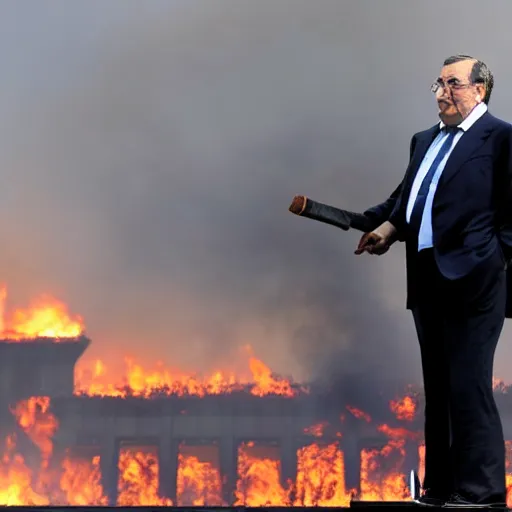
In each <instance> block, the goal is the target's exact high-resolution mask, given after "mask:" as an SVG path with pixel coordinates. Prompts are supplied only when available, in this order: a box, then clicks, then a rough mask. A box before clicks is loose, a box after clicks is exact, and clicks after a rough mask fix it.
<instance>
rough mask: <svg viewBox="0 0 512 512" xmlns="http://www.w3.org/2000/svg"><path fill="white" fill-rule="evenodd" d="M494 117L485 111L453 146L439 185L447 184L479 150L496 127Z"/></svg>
mask: <svg viewBox="0 0 512 512" xmlns="http://www.w3.org/2000/svg"><path fill="white" fill-rule="evenodd" d="M492 119H493V117H492V116H491V115H490V114H488V113H485V114H484V115H483V116H482V117H481V118H480V119H478V120H477V121H476V122H475V124H473V126H471V128H470V129H469V130H468V131H467V132H466V133H464V135H463V136H462V138H461V139H460V140H459V142H457V145H456V146H455V147H454V148H453V151H452V152H451V153H450V156H449V158H448V160H447V162H446V166H445V168H444V170H443V172H442V174H441V178H440V180H439V184H438V187H441V186H443V185H446V183H448V182H449V181H450V180H451V179H452V178H453V177H454V176H455V175H456V174H457V172H458V171H459V170H460V168H461V167H462V164H464V162H466V161H467V160H469V158H470V157H471V156H472V155H473V154H474V153H475V151H477V150H478V149H479V148H480V147H481V146H482V145H483V143H484V142H485V141H486V139H487V138H488V137H489V135H490V133H491V132H492V131H493V129H494V123H493V122H492Z"/></svg>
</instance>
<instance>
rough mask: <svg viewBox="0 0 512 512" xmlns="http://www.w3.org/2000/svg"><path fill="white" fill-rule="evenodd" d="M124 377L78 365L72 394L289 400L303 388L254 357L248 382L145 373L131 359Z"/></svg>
mask: <svg viewBox="0 0 512 512" xmlns="http://www.w3.org/2000/svg"><path fill="white" fill-rule="evenodd" d="M125 366H126V370H125V375H124V376H123V377H122V378H121V379H120V381H119V382H118V383H117V384H112V379H111V378H110V375H109V373H108V371H107V367H106V365H105V363H103V361H101V360H98V361H96V362H95V363H94V367H93V368H92V369H91V368H84V366H83V365H78V366H77V370H76V379H75V382H76V384H75V393H76V394H80V395H88V396H117V397H123V398H124V397H127V396H139V397H145V398H149V397H151V396H155V395H178V396H185V395H195V396H206V395H220V394H228V393H233V392H236V391H242V390H250V392H251V393H252V394H253V395H257V396H264V395H271V394H272V395H281V396H286V397H293V396H295V395H296V394H297V393H299V392H307V389H306V388H301V389H300V390H297V389H296V388H294V387H293V386H292V384H291V382H290V381H288V380H286V379H282V378H279V377H275V376H273V375H272V372H271V371H270V369H269V368H268V367H267V366H266V365H265V364H264V363H263V362H262V361H260V360H258V359H256V358H255V357H251V358H250V359H249V369H250V371H251V373H252V379H251V380H249V379H246V380H244V379H240V378H237V377H236V376H235V375H234V374H225V373H223V372H220V371H217V372H214V373H213V374H212V375H210V376H205V377H201V376H198V375H190V374H189V375H187V374H183V373H182V372H179V371H172V370H169V369H166V368H164V367H163V365H162V364H161V363H159V364H158V365H157V368H156V369H155V370H147V369H145V368H143V367H142V365H140V364H137V363H135V362H134V361H133V359H130V358H126V359H125Z"/></svg>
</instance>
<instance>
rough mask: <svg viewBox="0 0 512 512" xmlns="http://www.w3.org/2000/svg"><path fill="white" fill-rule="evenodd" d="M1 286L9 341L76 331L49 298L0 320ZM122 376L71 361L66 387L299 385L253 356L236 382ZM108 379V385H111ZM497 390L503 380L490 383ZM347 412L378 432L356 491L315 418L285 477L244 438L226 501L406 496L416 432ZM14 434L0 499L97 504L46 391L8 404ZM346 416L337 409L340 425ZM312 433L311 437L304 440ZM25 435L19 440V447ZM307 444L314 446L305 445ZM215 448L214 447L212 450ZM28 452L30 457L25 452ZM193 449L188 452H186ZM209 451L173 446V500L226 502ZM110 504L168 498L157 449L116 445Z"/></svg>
mask: <svg viewBox="0 0 512 512" xmlns="http://www.w3.org/2000/svg"><path fill="white" fill-rule="evenodd" d="M6 297H7V291H6V288H5V286H0V331H1V332H2V333H3V335H4V336H5V335H7V337H8V339H10V340H15V341H19V340H24V339H34V338H36V337H45V336H48V337H61V338H63V337H76V336H78V335H80V334H81V333H82V332H83V322H82V320H81V318H80V317H74V318H72V317H71V316H70V315H69V313H68V310H67V308H66V307H65V306H64V305H63V304H62V303H60V302H58V301H56V300H55V299H52V298H49V297H44V298H41V299H40V300H39V301H38V302H36V303H34V304H33V306H32V307H31V308H29V309H27V310H17V311H15V312H14V313H12V314H11V315H10V316H9V318H8V320H7V321H6V320H5V314H4V313H5V301H6ZM125 364H126V372H125V375H124V377H123V378H121V379H117V381H116V380H115V379H112V377H111V375H110V374H109V370H108V368H107V366H106V365H105V363H104V362H103V361H101V360H97V361H95V362H93V364H92V365H91V366H90V367H87V368H85V367H84V366H82V365H80V367H79V368H78V369H77V372H76V379H75V383H76V384H75V393H76V394H78V395H80V394H81V395H92V396H116V397H121V398H124V397H128V396H138V397H143V398H150V397H152V396H155V395H178V396H185V395H194V396H199V397H203V396H206V395H218V394H224V393H233V392H245V393H247V394H251V395H253V396H256V397H263V396H265V395H280V396H283V397H287V398H292V397H294V396H296V395H297V394H299V393H307V392H309V390H308V388H305V387H300V386H297V385H296V384H293V383H292V382H291V381H290V380H289V379H284V378H281V377H278V376H276V375H274V374H273V372H272V371H271V370H270V368H269V367H268V366H267V365H265V364H264V363H263V362H262V361H260V360H259V359H257V358H256V357H254V356H253V355H252V353H251V354H250V357H248V369H249V372H250V374H251V376H250V377H248V378H245V379H242V378H240V377H238V376H236V375H235V374H233V373H230V372H221V371H217V372H214V373H212V374H211V375H209V376H206V377H201V376H199V375H195V374H186V373H183V372H180V371H176V370H170V369H168V368H165V367H164V366H163V364H161V363H159V364H157V367H156V369H153V370H148V369H147V368H144V367H143V366H142V365H141V364H139V363H136V362H135V361H134V359H129V358H127V359H126V360H125ZM115 382H117V383H115ZM494 387H495V388H496V389H499V390H502V391H503V392H506V391H507V390H508V387H509V386H508V385H505V383H504V382H503V381H498V380H495V381H494ZM389 408H390V410H391V411H392V412H393V413H394V414H395V417H396V421H398V422H400V421H402V422H404V421H405V422H412V421H413V420H415V419H416V415H417V400H416V399H415V398H414V397H413V396H410V394H407V395H406V396H404V397H401V398H396V399H395V400H391V401H390V402H389ZM346 411H348V413H350V414H351V415H353V416H354V417H355V418H357V419H360V420H362V421H364V422H365V423H367V424H368V425H369V426H368V427H365V428H370V429H374V431H375V433H376V434H377V433H378V434H380V435H381V436H385V438H386V439H385V440H384V441H383V444H382V445H380V446H378V447H374V448H366V449H364V450H362V451H361V453H360V456H361V474H360V489H359V490H358V489H347V488H346V483H345V462H344V454H343V450H342V448H341V446H340V444H339V441H333V439H336V438H340V437H341V436H342V433H341V432H339V431H338V428H337V427H338V426H336V425H331V424H329V422H327V421H321V422H318V423H316V424H314V425H311V426H309V427H307V428H305V429H304V433H305V434H306V435H309V436H311V437H310V441H309V444H306V445H305V446H302V447H300V448H299V449H298V450H297V474H296V478H295V479H294V481H291V480H288V481H286V482H285V481H283V477H282V474H281V462H280V453H279V447H277V446H265V445H261V444H258V443H256V442H254V441H249V442H245V443H243V444H242V445H240V446H239V450H238V479H237V481H236V482H233V483H234V484H236V490H235V493H234V494H235V501H236V503H235V505H237V506H240V505H246V506H288V507H293V506H333V507H334V506H336V507H341V506H347V505H349V503H350V501H351V499H352V498H353V497H354V496H356V495H357V498H358V499H360V500H363V501H367V500H372V501H374V500H377V501H379V500H384V501H409V499H410V498H409V490H408V487H407V484H406V481H407V478H406V474H407V473H408V471H409V469H410V468H404V467H403V466H404V461H405V458H406V450H409V449H413V450H415V449H417V450H418V455H419V468H418V472H419V475H420V478H422V476H423V474H424V461H425V448H424V445H422V435H421V432H416V431H414V430H411V429H408V428H406V427H405V426H404V424H398V425H393V424H390V425H388V424H381V425H375V424H372V417H371V416H370V415H369V414H368V413H367V412H365V411H362V410H361V409H358V408H357V407H355V406H352V405H348V406H346ZM11 412H12V414H13V417H14V419H15V420H16V422H17V427H18V429H17V431H16V432H13V433H12V434H11V435H9V436H7V437H6V438H5V439H4V449H3V454H2V457H1V462H0V505H25V506H47V505H55V506H58V505H72V506H106V505H108V504H109V503H108V501H109V500H108V498H107V496H106V494H105V492H104V489H103V487H102V478H101V467H100V457H99V455H98V454H88V455H85V456H84V455H83V454H82V455H81V456H77V455H76V454H71V453H70V452H69V451H66V452H64V453H62V452H58V453H54V443H53V438H54V435H55V433H56V432H57V430H58V428H59V422H58V419H57V418H56V417H55V415H54V414H53V413H52V410H51V402H50V399H49V398H48V397H41V396H34V397H31V398H28V399H27V400H23V401H21V402H19V403H17V404H15V405H14V406H13V407H12V408H11ZM345 417H346V414H345V413H343V414H341V415H340V425H342V424H343V422H344V420H345ZM312 438H314V439H312ZM27 441H28V443H27ZM312 441H314V442H312ZM215 449H216V450H217V452H218V448H217V447H216V448H215ZM34 450H35V451H36V452H37V453H36V455H37V456H33V452H34ZM194 450H195V451H194ZM208 450H210V448H206V447H204V446H201V447H200V448H197V447H194V448H193V449H192V448H190V447H184V446H181V447H180V453H179V454H178V471H177V475H176V484H177V485H176V490H177V493H176V494H177V496H176V498H177V504H178V505H180V506H226V505H230V503H225V502H224V500H223V495H224V492H223V491H224V489H223V485H224V484H226V482H225V481H223V479H222V478H221V473H220V468H219V462H218V460H217V459H218V458H219V457H218V456H217V457H216V458H215V457H213V456H211V453H210V455H208V454H207V452H208ZM511 454H512V442H510V441H507V469H506V471H507V475H506V478H507V502H508V504H509V506H512V462H511V461H512V455H511ZM118 470H119V480H118V500H117V505H119V506H165V505H172V501H171V499H169V498H168V497H163V496H161V495H160V492H159V480H160V479H159V460H158V449H157V447H147V446H123V447H122V449H121V450H120V452H119V457H118Z"/></svg>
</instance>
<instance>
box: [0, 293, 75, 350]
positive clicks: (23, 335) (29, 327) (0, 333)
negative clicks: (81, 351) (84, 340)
mask: <svg viewBox="0 0 512 512" xmlns="http://www.w3.org/2000/svg"><path fill="white" fill-rule="evenodd" d="M6 300H7V287H6V286H5V285H2V286H0V338H2V339H8V340H11V341H21V340H23V341H27V340H31V339H35V338H54V339H55V340H56V341H57V340H59V339H60V338H76V337H78V336H80V335H81V334H82V333H83V331H84V323H83V319H82V318H81V317H80V316H78V315H75V316H73V317H72V316H71V315H70V313H69V311H68V307H67V306H66V305H65V304H64V303H63V302H61V301H59V300H57V299H55V298H53V297H52V296H50V295H41V296H40V297H39V298H37V299H36V300H34V301H33V303H32V304H31V306H30V307H29V308H28V309H16V310H14V311H13V312H12V313H10V314H8V315H7V314H6V311H5V309H6Z"/></svg>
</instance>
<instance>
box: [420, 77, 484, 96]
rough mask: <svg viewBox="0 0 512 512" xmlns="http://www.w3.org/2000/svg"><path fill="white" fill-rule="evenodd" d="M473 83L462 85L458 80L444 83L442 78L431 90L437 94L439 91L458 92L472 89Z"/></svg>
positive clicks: (454, 79) (453, 79) (452, 79)
mask: <svg viewBox="0 0 512 512" xmlns="http://www.w3.org/2000/svg"><path fill="white" fill-rule="evenodd" d="M472 85H474V84H472V83H461V82H459V81H458V80H457V79H456V78H450V80H448V81H447V82H443V81H442V80H441V79H440V78H439V79H438V80H436V81H435V82H434V83H433V84H432V85H431V86H430V90H431V91H432V92H433V93H434V94H435V93H436V92H437V91H438V90H439V89H446V88H448V89H450V90H458V89H464V88H466V87H471V86H472Z"/></svg>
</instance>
